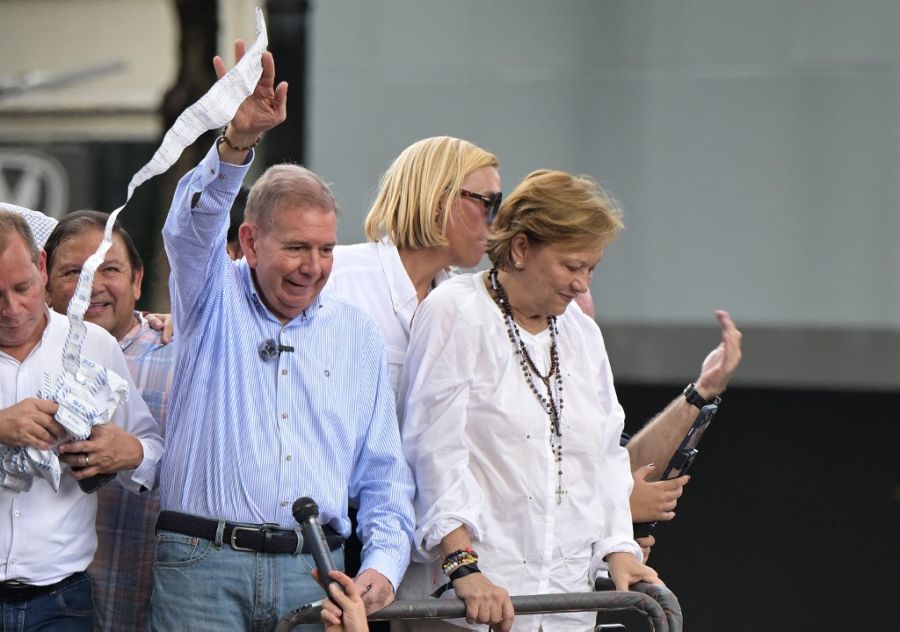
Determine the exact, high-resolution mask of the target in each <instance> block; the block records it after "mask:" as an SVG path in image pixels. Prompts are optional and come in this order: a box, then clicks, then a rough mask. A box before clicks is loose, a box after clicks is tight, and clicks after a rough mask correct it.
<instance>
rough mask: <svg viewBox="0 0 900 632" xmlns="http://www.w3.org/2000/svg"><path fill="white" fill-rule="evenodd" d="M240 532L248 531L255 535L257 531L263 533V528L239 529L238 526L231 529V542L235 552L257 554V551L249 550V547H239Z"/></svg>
mask: <svg viewBox="0 0 900 632" xmlns="http://www.w3.org/2000/svg"><path fill="white" fill-rule="evenodd" d="M238 531H246V532H248V533H253V532H254V531H257V532H259V531H262V528H261V527H237V526H235V527H231V538H230V539H231V542H230V544H231V548H232V549H234V550H235V551H248V552H250V553H255V552H256V549H248V548H247V547H244V546H238V545H237V542H236V540H237V534H238Z"/></svg>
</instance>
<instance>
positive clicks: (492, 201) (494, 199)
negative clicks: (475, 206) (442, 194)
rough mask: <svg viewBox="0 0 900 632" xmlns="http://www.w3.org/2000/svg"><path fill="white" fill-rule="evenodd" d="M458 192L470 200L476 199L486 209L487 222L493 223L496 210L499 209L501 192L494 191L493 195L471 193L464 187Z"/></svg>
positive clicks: (501, 197) (501, 199)
mask: <svg viewBox="0 0 900 632" xmlns="http://www.w3.org/2000/svg"><path fill="white" fill-rule="evenodd" d="M459 194H460V195H461V196H462V197H467V198H470V199H472V200H478V201H479V202H481V203H482V204H484V207H485V208H486V209H487V212H488V214H487V223H488V224H493V223H494V220H495V219H496V218H497V212H498V211H499V210H500V202H501V201H503V193H500V192H498V193H494V194H493V195H481V194H480V193H472V192H471V191H466V190H465V189H460V190H459Z"/></svg>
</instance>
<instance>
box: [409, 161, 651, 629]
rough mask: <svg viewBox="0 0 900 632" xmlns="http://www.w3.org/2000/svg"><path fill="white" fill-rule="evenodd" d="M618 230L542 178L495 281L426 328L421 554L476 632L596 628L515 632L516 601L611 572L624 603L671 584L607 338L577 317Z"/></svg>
mask: <svg viewBox="0 0 900 632" xmlns="http://www.w3.org/2000/svg"><path fill="white" fill-rule="evenodd" d="M621 226H622V224H621V220H620V219H619V214H618V210H617V209H616V207H615V205H614V204H613V203H612V201H611V200H610V199H609V198H608V197H606V195H605V194H604V193H603V192H602V191H601V190H599V189H598V187H597V186H596V185H595V184H594V182H593V181H591V180H590V179H588V178H585V177H573V176H570V175H569V174H566V173H563V172H559V171H535V172H534V173H532V174H530V175H529V176H528V177H526V178H525V179H524V180H523V181H522V183H521V184H519V186H518V187H516V189H515V190H514V191H513V192H512V194H511V195H510V196H509V198H508V199H507V200H505V201H504V202H503V204H502V206H501V208H500V212H499V214H498V216H497V219H496V220H495V222H494V225H493V229H494V232H493V235H492V237H491V238H490V239H489V240H488V247H487V253H488V255H489V257H490V260H491V263H492V266H493V267H492V268H491V270H490V271H489V272H482V273H479V274H475V275H465V276H460V277H456V278H453V279H450V280H449V281H446V282H445V283H443V284H442V285H441V286H440V287H438V288H437V289H436V290H434V291H433V292H432V293H431V294H430V296H429V298H428V299H427V300H426V301H424V302H423V303H422V305H421V306H420V308H419V311H418V313H417V315H416V320H415V322H414V323H413V329H412V333H411V340H410V347H409V353H408V356H407V362H406V366H405V368H404V372H403V377H402V379H401V387H400V393H401V396H402V397H405V402H406V406H405V407H403V406H400V409H401V413H402V419H401V434H402V438H403V447H404V452H405V453H406V457H407V460H408V461H409V463H410V465H411V466H412V467H413V470H414V471H415V474H416V482H417V487H418V492H417V496H416V518H417V530H416V542H415V547H416V549H417V550H418V551H419V552H420V553H421V554H423V555H425V556H426V557H429V558H430V559H433V560H434V562H433V572H432V573H430V579H431V581H430V582H429V585H428V586H427V590H428V592H431V591H433V590H434V589H440V588H441V585H442V584H445V583H446V582H447V579H446V578H447V577H449V578H450V583H451V584H452V587H453V589H454V590H455V591H456V595H457V597H459V598H462V599H464V600H465V601H466V605H467V621H468V622H469V623H476V622H477V623H490V624H492V625H493V626H494V627H495V629H499V630H508V629H510V627H511V626H513V624H515V628H518V629H532V630H535V629H539V628H540V629H543V630H559V629H565V630H568V629H572V630H584V629H589V628H591V627H592V618H593V615H592V613H571V614H554V615H541V616H540V621H536V620H534V618H533V617H519V618H517V619H515V622H514V621H513V610H512V605H511V603H510V601H509V597H508V595H509V594H518V595H522V594H536V593H548V592H572V591H587V590H591V589H592V586H593V580H594V578H595V577H596V575H597V574H598V573H599V572H602V571H605V570H608V572H609V574H610V577H611V578H612V579H613V581H614V582H615V584H616V586H617V588H618V589H620V590H627V588H628V586H629V585H631V584H633V583H635V582H637V581H648V582H656V583H659V579H658V578H657V576H656V573H655V571H653V569H651V568H649V567H647V566H645V565H644V564H642V563H641V551H640V548H639V547H638V545H637V544H636V543H635V542H634V540H633V537H632V529H631V514H630V511H629V503H628V497H629V493H630V490H631V486H632V478H631V469H630V466H629V458H628V453H627V452H626V450H625V449H624V448H622V447H620V446H619V436H620V433H621V431H622V428H623V422H624V413H623V411H622V407H621V406H620V405H619V403H618V400H617V399H616V394H615V390H614V388H613V379H612V373H611V371H610V366H609V361H608V358H607V356H606V352H605V347H604V344H603V339H602V336H601V334H600V330H599V329H598V328H597V326H596V324H595V323H594V322H593V321H592V320H591V319H590V318H588V317H587V316H585V315H584V313H582V312H581V310H579V309H576V308H572V309H569V306H570V303H572V301H573V300H574V298H575V297H576V296H577V295H578V294H580V293H583V292H585V291H586V290H587V289H588V285H589V282H590V279H591V274H592V272H593V270H594V268H595V266H596V265H597V264H598V263H599V262H600V259H601V257H602V254H603V249H604V247H605V246H606V245H607V244H609V243H610V242H611V241H612V240H613V239H615V237H616V236H617V234H618V232H619V230H620V229H621ZM422 588H423V591H422V592H424V588H426V587H422ZM537 616H538V615H535V616H534V617H537ZM445 625H446V624H445ZM429 626H431V627H429V629H434V627H433V626H434V624H433V623H432V624H429Z"/></svg>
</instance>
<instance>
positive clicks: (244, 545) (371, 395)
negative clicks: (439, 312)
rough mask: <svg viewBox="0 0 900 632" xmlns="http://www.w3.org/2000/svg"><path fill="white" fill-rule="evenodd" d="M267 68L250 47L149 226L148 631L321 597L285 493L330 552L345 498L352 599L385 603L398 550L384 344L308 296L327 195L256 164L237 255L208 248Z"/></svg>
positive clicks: (221, 621)
mask: <svg viewBox="0 0 900 632" xmlns="http://www.w3.org/2000/svg"><path fill="white" fill-rule="evenodd" d="M236 48H237V49H238V50H237V52H238V57H240V54H241V53H242V52H243V47H242V45H241V44H239V45H238V46H237V47H236ZM215 63H216V70H217V72H218V73H219V75H220V76H221V75H222V74H223V73H224V71H225V68H224V64H223V62H222V60H221V59H220V58H216V62H215ZM274 70H275V69H274V61H273V60H272V56H271V54H270V53H265V54H264V56H263V74H262V77H261V78H260V81H259V84H258V86H257V88H256V91H255V92H254V94H253V95H251V96H250V97H249V98H248V99H247V100H246V101H245V102H244V103H243V104H242V105H241V107H240V108H239V110H238V112H237V113H236V114H235V116H234V118H233V120H232V121H231V123H229V125H228V126H227V127H226V129H225V131H224V132H223V135H222V137H221V138H220V139H219V140H218V142H217V143H216V145H215V146H214V147H213V148H212V149H211V151H210V152H209V154H207V156H206V158H204V160H203V161H202V162H201V164H200V165H198V166H197V167H196V168H195V169H194V170H193V171H191V172H189V173H188V174H187V175H186V176H185V177H184V178H183V179H182V180H181V182H180V183H179V185H178V190H177V192H176V194H175V199H174V201H173V204H172V209H171V211H170V213H169V217H168V219H167V221H166V225H165V228H164V230H163V236H164V239H165V245H166V251H167V253H168V256H169V262H170V264H171V269H172V272H171V278H170V290H171V295H172V311H173V315H174V318H175V324H176V328H177V332H178V341H179V347H178V350H177V356H176V364H175V376H174V381H173V386H172V391H171V393H170V401H169V411H168V427H167V432H166V454H165V458H164V464H163V469H162V475H161V481H160V486H161V494H162V499H161V506H162V509H163V511H162V512H161V513H160V516H159V519H158V521H157V541H156V564H155V568H154V589H153V596H152V602H151V627H152V629H154V630H174V629H191V630H193V629H198V630H199V629H203V630H206V629H248V630H249V629H254V630H265V629H272V628H274V626H275V623H276V621H277V620H278V618H280V617H283V616H284V615H286V614H287V613H288V612H289V611H290V610H291V609H293V608H295V607H297V606H299V605H301V604H303V603H306V602H310V601H313V600H316V599H320V598H322V597H323V596H324V594H323V592H322V590H321V589H320V588H319V587H318V585H317V584H315V583H314V582H313V581H312V579H311V578H310V576H309V571H310V569H311V568H312V566H313V561H312V557H311V556H310V555H308V552H307V548H306V547H304V546H303V542H302V538H301V537H300V534H299V531H298V528H297V525H296V523H295V521H294V519H293V517H292V515H291V507H292V503H293V501H294V499H296V498H298V497H301V496H309V497H311V498H313V499H314V500H315V501H316V502H317V503H318V506H319V510H320V521H321V522H322V523H323V524H324V525H325V530H326V537H327V539H328V541H329V545H330V546H331V547H332V550H333V554H334V555H335V558H336V561H337V562H338V565H339V566H340V563H341V562H342V553H341V552H340V544H341V542H342V539H343V538H344V537H346V536H347V535H348V534H349V532H350V522H349V520H348V519H347V499H348V496H349V497H350V498H351V499H354V500H356V501H357V502H358V503H359V523H360V534H361V536H362V540H363V542H364V549H363V563H362V567H361V571H360V574H359V575H358V576H357V577H356V579H355V581H356V583H357V584H358V585H359V586H360V589H361V592H364V593H365V601H366V606H367V609H368V610H369V611H372V610H376V609H379V608H381V607H382V606H384V605H386V604H387V603H389V602H390V601H392V600H393V592H394V588H395V587H396V586H397V585H398V584H399V582H400V579H401V578H402V576H403V573H404V572H405V570H406V565H407V563H408V560H409V551H410V542H411V536H412V530H413V520H414V519H413V512H412V497H413V493H414V486H413V482H412V475H411V473H410V470H409V468H408V466H407V464H406V462H405V460H404V459H403V456H402V452H401V449H400V441H399V432H398V428H397V421H396V417H395V412H394V397H393V392H392V389H391V382H390V373H389V371H388V367H387V361H386V352H385V345H384V341H383V339H382V337H381V335H380V333H379V331H378V329H377V327H376V326H375V324H374V323H373V322H372V321H371V320H370V319H369V318H368V317H367V316H366V315H365V314H364V313H363V312H362V311H360V310H358V309H357V308H355V307H353V306H352V305H351V304H349V303H347V302H345V301H343V300H341V299H339V298H336V297H332V296H327V297H324V296H321V295H320V292H321V289H322V287H323V286H324V285H325V281H326V280H327V278H328V274H329V272H330V270H331V252H332V249H333V247H334V243H335V240H336V203H335V200H334V197H333V195H332V193H331V191H330V190H329V189H328V186H327V185H326V184H325V183H324V182H323V181H322V180H321V179H320V178H319V177H318V176H316V175H315V174H314V173H312V172H311V171H308V170H306V169H304V168H302V167H297V166H293V165H278V166H275V167H272V168H270V169H269V170H268V171H266V173H265V174H263V175H262V176H261V177H260V179H259V181H257V183H256V184H255V186H254V187H253V189H252V190H251V193H250V197H249V200H248V202H247V208H246V221H245V223H244V224H243V225H242V226H241V228H240V231H239V237H240V241H241V247H242V249H243V252H244V255H245V258H243V259H241V260H239V261H237V262H232V261H231V259H230V258H229V257H228V254H227V252H226V249H225V238H226V231H227V228H228V221H229V209H230V208H231V205H232V202H233V200H234V197H235V195H236V194H237V192H238V190H239V188H240V185H241V182H242V180H243V178H244V176H245V174H246V172H247V170H248V168H249V166H250V162H251V160H252V157H253V154H252V147H253V146H254V145H255V144H256V141H257V140H258V138H259V137H260V136H261V135H262V134H263V133H264V132H266V131H267V130H269V129H271V128H273V127H275V126H276V125H278V124H279V123H280V122H281V121H283V120H284V118H285V103H286V96H287V85H286V84H284V83H282V84H279V85H278V86H277V87H276V86H275V84H274Z"/></svg>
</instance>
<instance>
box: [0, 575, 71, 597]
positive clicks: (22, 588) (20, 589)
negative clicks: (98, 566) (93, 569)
mask: <svg viewBox="0 0 900 632" xmlns="http://www.w3.org/2000/svg"><path fill="white" fill-rule="evenodd" d="M83 577H87V573H85V572H80V573H73V574H71V575H69V576H68V577H66V578H65V579H61V580H59V581H58V582H56V583H55V584H47V585H46V586H35V585H34V584H24V583H22V582H17V581H15V580H9V581H5V582H0V601H28V600H29V599H34V598H35V597H40V596H42V595H49V594H50V593H52V592H55V591H57V590H60V589H61V588H65V587H66V586H68V585H69V584H73V583H75V582H76V581H78V580H79V579H81V578H83Z"/></svg>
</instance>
